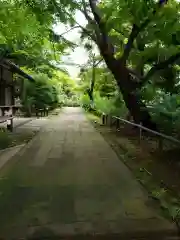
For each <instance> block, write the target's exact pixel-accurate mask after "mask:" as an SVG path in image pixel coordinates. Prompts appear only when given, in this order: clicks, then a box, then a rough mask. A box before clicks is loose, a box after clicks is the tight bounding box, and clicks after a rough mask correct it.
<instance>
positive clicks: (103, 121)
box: [102, 113, 105, 125]
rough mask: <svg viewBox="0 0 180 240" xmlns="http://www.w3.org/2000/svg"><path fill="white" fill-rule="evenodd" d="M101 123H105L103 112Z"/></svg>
mask: <svg viewBox="0 0 180 240" xmlns="http://www.w3.org/2000/svg"><path fill="white" fill-rule="evenodd" d="M102 124H103V125H105V115H104V113H103V115H102Z"/></svg>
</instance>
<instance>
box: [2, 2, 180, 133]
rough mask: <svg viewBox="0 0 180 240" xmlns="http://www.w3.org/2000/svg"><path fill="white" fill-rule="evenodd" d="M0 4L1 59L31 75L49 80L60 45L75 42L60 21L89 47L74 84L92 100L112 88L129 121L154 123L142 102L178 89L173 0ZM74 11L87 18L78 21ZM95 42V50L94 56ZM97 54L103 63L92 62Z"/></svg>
mask: <svg viewBox="0 0 180 240" xmlns="http://www.w3.org/2000/svg"><path fill="white" fill-rule="evenodd" d="M0 6H1V8H0V22H1V26H2V28H1V32H0V54H1V57H6V58H9V59H12V60H13V61H14V62H15V63H17V64H18V65H20V66H23V67H25V68H26V69H29V70H30V71H31V72H34V73H35V74H37V75H38V74H42V76H43V74H46V75H47V76H48V78H50V79H52V78H53V77H54V75H53V71H57V66H58V63H59V62H60V61H61V58H62V56H63V55H64V54H65V53H66V50H67V49H70V48H71V49H73V48H74V47H75V46H76V43H74V42H71V41H70V40H67V39H66V38H65V34H66V33H64V34H61V35H60V34H57V33H55V32H54V30H53V26H54V25H55V24H57V23H64V24H66V25H67V26H69V29H68V30H67V32H69V31H71V30H72V29H74V28H77V29H78V28H79V31H80V33H81V39H82V41H83V42H84V47H85V48H87V49H88V51H89V54H90V58H89V61H88V62H87V66H86V67H85V68H82V71H81V74H80V78H81V80H80V89H81V90H82V91H83V94H88V95H89V97H90V99H91V101H93V92H95V94H96V93H97V92H98V94H99V97H102V98H107V99H110V98H114V97H116V96H117V94H119V96H120V99H121V101H120V102H122V99H123V101H124V103H125V106H126V107H127V109H128V111H129V112H130V114H131V115H132V116H133V119H134V121H135V122H138V123H139V122H142V124H144V125H145V126H148V127H150V128H154V129H156V128H157V127H156V124H155V123H154V119H152V114H151V110H149V108H148V106H147V105H150V104H155V102H156V101H158V100H157V99H160V100H161V102H162V99H163V98H164V96H170V98H171V96H172V95H173V96H177V95H178V93H179V69H180V68H179V63H180V60H179V58H180V51H179V43H180V25H179V17H180V15H179V12H180V11H179V10H180V3H179V1H176V0H158V1H157V0H150V1H142V0H136V1H130V0H122V1H115V0H112V1H109V0H103V1H96V0H81V1H77V0H68V1H62V0H52V1H49V0H33V1H28V0H16V1H10V0H4V1H1V3H0ZM75 13H81V14H83V15H84V18H85V19H86V22H87V24H86V25H81V24H82V23H79V22H77V19H76V18H75ZM94 46H96V47H97V48H98V50H99V55H97V56H95V55H94V58H93V57H92V56H93V55H92V52H93V47H94ZM99 60H100V61H103V64H101V65H96V64H97V62H98V61H99ZM43 79H45V78H44V77H43ZM44 82H46V81H44ZM71 87H72V86H71ZM71 87H70V88H71ZM61 88H64V86H63V84H62V85H61ZM78 89H79V88H78ZM64 91H65V95H66V94H67V95H68V94H69V93H68V91H69V90H68V89H67V88H66V89H65V88H64ZM47 98H48V96H47ZM177 98H178V97H177ZM116 99H118V98H116Z"/></svg>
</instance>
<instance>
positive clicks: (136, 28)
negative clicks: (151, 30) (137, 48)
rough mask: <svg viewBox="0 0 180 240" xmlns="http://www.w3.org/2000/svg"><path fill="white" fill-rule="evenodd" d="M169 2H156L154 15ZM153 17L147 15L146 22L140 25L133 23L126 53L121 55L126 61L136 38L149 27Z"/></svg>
mask: <svg viewBox="0 0 180 240" xmlns="http://www.w3.org/2000/svg"><path fill="white" fill-rule="evenodd" d="M167 3H168V0H159V2H158V3H157V4H156V7H155V8H154V10H153V12H152V15H153V16H154V15H155V14H156V13H157V12H158V10H159V9H160V8H162V7H163V6H164V4H167ZM151 19H152V18H151V17H147V18H146V19H145V20H144V22H142V23H141V25H140V26H137V25H136V24H133V26H132V30H131V33H130V35H129V38H128V42H127V44H126V45H125V50H124V54H123V56H122V57H121V59H122V60H123V61H124V62H126V61H127V59H128V57H129V54H130V52H131V50H132V47H133V42H134V40H135V39H136V38H137V36H138V35H139V33H140V32H142V31H143V30H144V29H145V28H146V27H147V25H148V24H149V23H150V22H151Z"/></svg>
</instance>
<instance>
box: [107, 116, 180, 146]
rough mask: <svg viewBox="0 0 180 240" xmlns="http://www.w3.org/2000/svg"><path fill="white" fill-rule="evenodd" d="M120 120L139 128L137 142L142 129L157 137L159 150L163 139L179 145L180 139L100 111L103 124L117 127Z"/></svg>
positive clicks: (140, 137)
mask: <svg viewBox="0 0 180 240" xmlns="http://www.w3.org/2000/svg"><path fill="white" fill-rule="evenodd" d="M120 122H123V123H127V124H129V125H131V126H134V127H137V128H139V142H141V140H142V130H144V131H146V132H149V133H152V134H154V135H155V136H157V137H158V147H159V150H163V142H164V140H168V141H170V142H172V143H174V144H176V145H178V146H179V147H180V141H179V140H177V139H176V138H174V137H172V136H168V135H166V134H163V133H160V132H156V131H154V130H151V129H149V128H146V127H144V126H142V125H141V124H136V123H133V122H130V121H128V120H125V119H123V118H120V117H117V116H110V115H106V114H105V113H102V123H103V124H104V125H110V126H112V125H115V126H116V128H117V129H118V128H119V127H120Z"/></svg>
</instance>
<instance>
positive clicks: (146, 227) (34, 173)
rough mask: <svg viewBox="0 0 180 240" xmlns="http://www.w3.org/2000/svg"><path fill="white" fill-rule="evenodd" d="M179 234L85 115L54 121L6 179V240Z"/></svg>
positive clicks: (0, 220) (2, 219)
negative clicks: (94, 235)
mask: <svg viewBox="0 0 180 240" xmlns="http://www.w3.org/2000/svg"><path fill="white" fill-rule="evenodd" d="M171 230H172V231H173V230H174V225H172V224H171V223H169V222H168V221H167V220H165V219H164V218H162V217H161V216H160V214H159V213H158V212H157V209H155V207H154V206H153V204H152V202H151V200H150V199H148V197H147V193H146V192H145V191H144V189H143V188H142V187H141V185H140V184H139V183H138V182H137V181H136V179H135V178H134V177H133V175H132V174H131V172H130V171H129V170H128V169H127V167H126V166H125V165H124V164H123V163H122V162H121V160H120V159H118V157H117V156H116V154H115V153H114V151H113V150H112V149H111V147H110V146H109V145H108V144H107V143H106V141H105V140H104V139H103V137H102V136H101V135H100V134H99V133H98V132H97V131H96V130H95V129H94V128H93V126H92V125H91V124H90V122H89V121H88V120H87V119H86V117H85V115H84V113H83V111H82V110H81V109H80V108H65V109H63V111H62V113H61V114H60V115H59V116H54V117H52V118H51V119H49V120H48V121H47V124H46V125H45V126H44V127H43V128H42V130H41V131H40V133H39V134H38V135H37V136H36V137H35V138H34V139H33V140H32V141H31V142H30V143H29V144H28V145H27V146H25V147H24V148H23V149H21V150H20V152H19V153H17V154H16V155H15V156H14V157H13V158H12V159H11V160H10V161H8V163H7V164H5V166H4V167H3V168H2V169H1V171H0V238H1V237H2V239H31V238H32V239H59V238H58V237H57V236H64V235H66V236H68V235H69V236H78V237H77V239H80V238H79V236H80V235H83V234H90V235H92V234H99V235H98V237H100V236H103V237H102V239H106V238H105V236H106V237H108V236H109V238H107V239H112V238H113V235H111V234H120V235H122V236H123V235H124V236H125V238H122V239H128V235H131V237H132V236H136V234H142V233H143V234H144V233H148V236H150V234H153V233H156V234H160V233H164V234H165V235H167V234H168V232H171ZM108 234H109V235H108ZM46 237H47V238H46ZM48 237H49V238H48ZM56 237H57V238H56ZM65 239H69V238H65ZM84 239H87V238H84ZM88 239H89V238H88ZM131 239H132V238H131ZM135 239H136V238H135ZM146 239H147V238H146ZM157 239H161V238H160V237H159V238H157ZM163 239H165V238H163Z"/></svg>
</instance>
